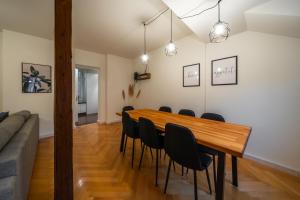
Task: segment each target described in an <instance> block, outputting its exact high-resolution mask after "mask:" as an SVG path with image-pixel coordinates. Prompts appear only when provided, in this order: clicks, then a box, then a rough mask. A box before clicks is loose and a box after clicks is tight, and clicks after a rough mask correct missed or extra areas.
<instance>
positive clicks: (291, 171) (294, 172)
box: [244, 153, 300, 177]
mask: <svg viewBox="0 0 300 200" xmlns="http://www.w3.org/2000/svg"><path fill="white" fill-rule="evenodd" d="M244 158H248V159H250V160H254V161H256V162H258V163H261V164H264V165H267V166H270V167H272V168H275V169H278V170H281V171H284V172H287V173H289V174H292V175H294V176H297V177H300V171H299V170H297V169H294V168H291V167H289V166H286V165H283V164H279V163H276V162H274V161H271V160H268V159H265V158H262V157H259V156H256V155H253V154H251V153H245V154H244Z"/></svg>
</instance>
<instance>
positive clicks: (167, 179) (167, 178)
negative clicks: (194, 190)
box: [164, 158, 174, 194]
mask: <svg viewBox="0 0 300 200" xmlns="http://www.w3.org/2000/svg"><path fill="white" fill-rule="evenodd" d="M171 164H172V160H171V158H170V161H169V166H168V172H167V177H166V183H165V189H164V193H165V194H166V192H167V187H168V181H169V176H170V168H171ZM173 164H174V162H173Z"/></svg>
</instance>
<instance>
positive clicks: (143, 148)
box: [139, 145, 146, 169]
mask: <svg viewBox="0 0 300 200" xmlns="http://www.w3.org/2000/svg"><path fill="white" fill-rule="evenodd" d="M145 146H146V145H143V147H142V154H141V159H140V164H139V169H141V165H142V160H143V156H144V150H145Z"/></svg>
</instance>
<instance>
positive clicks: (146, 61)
mask: <svg viewBox="0 0 300 200" xmlns="http://www.w3.org/2000/svg"><path fill="white" fill-rule="evenodd" d="M146 42H147V41H146V23H144V53H143V55H141V61H142V63H143V64H145V65H147V64H148V61H149V55H148V54H147V43H146Z"/></svg>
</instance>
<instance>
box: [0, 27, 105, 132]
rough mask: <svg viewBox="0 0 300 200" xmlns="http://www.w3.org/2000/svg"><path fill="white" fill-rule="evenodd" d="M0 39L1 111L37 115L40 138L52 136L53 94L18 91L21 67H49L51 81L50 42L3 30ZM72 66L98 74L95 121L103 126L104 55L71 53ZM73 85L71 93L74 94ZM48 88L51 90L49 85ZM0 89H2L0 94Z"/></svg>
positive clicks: (86, 52)
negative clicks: (81, 66) (97, 112)
mask: <svg viewBox="0 0 300 200" xmlns="http://www.w3.org/2000/svg"><path fill="white" fill-rule="evenodd" d="M1 35H2V37H1ZM1 35H0V38H2V47H3V49H2V50H3V51H2V57H1V60H0V64H2V67H1V65H0V77H1V79H0V97H1V96H2V98H0V106H1V101H2V104H3V107H2V109H3V110H7V111H10V113H13V112H17V111H19V110H22V109H27V110H30V111H31V112H33V113H38V114H39V115H40V137H46V136H50V135H53V131H54V130H53V129H54V124H53V110H54V105H53V101H54V91H53V92H52V93H48V94H23V93H22V88H21V84H22V82H21V80H22V79H21V63H22V62H29V63H38V64H47V65H51V66H52V73H53V74H52V80H53V81H54V42H53V41H51V40H47V39H43V38H39V37H35V36H31V35H26V34H22V33H17V32H13V31H8V30H3V32H2V34H1ZM0 41H1V40H0ZM0 45H1V42H0ZM0 49H1V48H0ZM0 56H1V54H0ZM75 64H80V65H86V66H92V67H95V69H97V70H98V71H99V72H100V81H99V84H100V85H99V87H101V88H100V91H101V94H100V93H99V98H98V99H99V100H100V103H101V104H100V106H99V113H100V115H99V117H100V119H99V121H100V122H105V119H106V118H105V115H106V109H105V101H106V97H105V89H106V87H105V84H106V82H105V80H106V78H105V76H106V71H105V68H106V58H105V55H102V54H97V53H93V52H88V51H83V50H79V49H73V68H74V69H75ZM1 71H2V76H1ZM74 73H75V70H74ZM74 85H75V84H73V92H74V93H75V88H74ZM52 87H53V89H54V86H53V85H52ZM1 88H2V89H3V90H2V92H1ZM73 96H74V99H73V105H74V107H75V95H73ZM0 109H1V107H0Z"/></svg>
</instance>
